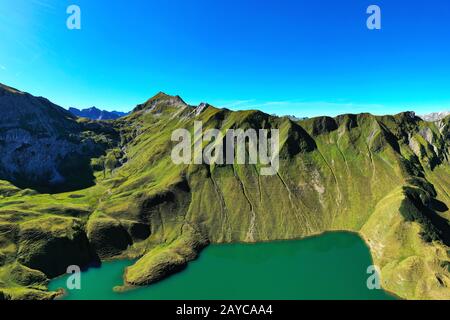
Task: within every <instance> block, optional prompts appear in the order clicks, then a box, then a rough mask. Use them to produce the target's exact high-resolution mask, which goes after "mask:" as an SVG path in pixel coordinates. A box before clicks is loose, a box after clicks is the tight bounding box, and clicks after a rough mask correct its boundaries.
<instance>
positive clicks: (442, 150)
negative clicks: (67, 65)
mask: <svg viewBox="0 0 450 320" xmlns="http://www.w3.org/2000/svg"><path fill="white" fill-rule="evenodd" d="M73 121H75V123H80V121H77V120H76V119H75V120H73ZM194 121H202V122H203V129H204V130H206V129H209V128H217V129H219V130H221V131H222V132H225V131H226V130H227V129H230V128H241V129H248V128H255V129H260V128H265V129H270V128H276V129H279V130H280V142H281V148H280V169H279V171H278V174H277V175H274V176H263V175H260V174H259V172H260V170H261V167H260V165H259V164H257V165H211V166H210V165H175V164H174V163H173V162H172V160H171V157H170V155H171V151H172V148H173V146H174V145H175V144H176V143H174V142H172V141H171V135H172V132H173V131H174V130H175V129H178V128H186V129H188V130H190V131H191V132H192V131H193V127H194ZM94 124H96V123H94ZM449 127H450V117H447V118H446V119H444V120H442V121H440V122H438V123H430V122H424V121H422V120H421V119H420V118H417V117H415V116H414V115H413V114H412V113H403V114H399V115H396V116H384V117H378V116H373V115H370V114H359V115H342V116H339V117H336V118H328V117H319V118H314V119H308V120H304V121H299V122H293V121H292V120H290V119H289V118H277V117H273V116H269V115H267V114H264V113H262V112H259V111H240V112H232V111H229V110H224V109H217V108H214V107H212V106H210V105H207V104H202V105H200V106H198V107H192V106H189V105H187V104H186V103H185V102H184V101H183V100H182V99H181V98H180V97H172V96H168V95H165V94H163V93H159V94H158V95H156V96H155V97H153V98H151V99H150V100H148V101H147V102H146V103H144V104H142V105H139V106H137V107H136V109H135V110H134V111H133V113H131V114H130V115H129V116H127V117H125V118H121V119H118V120H115V121H111V122H105V123H102V124H101V126H97V127H95V126H94V125H93V124H91V127H90V129H91V130H90V132H91V135H92V136H94V137H102V138H103V140H102V141H107V143H104V144H102V149H100V151H99V152H98V153H97V154H95V155H91V157H90V159H91V160H90V166H89V167H90V168H89V170H92V172H93V174H94V176H95V185H93V186H91V187H89V188H85V189H80V190H78V191H72V192H66V193H58V194H44V193H37V192H36V191H32V190H30V189H19V188H17V187H15V186H13V185H11V184H10V183H9V182H6V181H4V182H2V184H1V187H0V194H1V196H0V297H2V296H3V297H5V298H12V299H18V298H39V299H43V298H52V297H54V296H55V294H56V293H50V292H47V291H46V283H47V281H48V279H49V278H51V277H54V276H56V275H59V274H62V273H64V272H65V268H66V267H67V265H70V264H78V265H87V264H89V263H92V262H96V261H99V260H105V259H112V258H123V257H133V258H139V260H138V261H137V262H136V263H135V264H134V265H133V266H131V267H129V268H128V269H127V270H126V272H125V274H124V289H125V288H127V287H129V286H139V285H148V284H151V283H153V282H156V281H158V280H160V279H162V278H163V277H165V276H167V275H168V274H170V273H173V272H176V271H178V270H181V269H182V268H184V267H185V266H186V264H187V263H188V262H189V261H190V260H192V259H195V257H196V256H197V254H198V252H199V251H200V250H201V249H202V248H203V247H204V246H206V245H208V243H223V242H238V241H242V242H256V241H268V240H278V239H294V238H302V237H306V236H310V235H315V234H319V233H322V232H326V231H331V230H349V231H354V232H358V233H359V234H360V235H361V236H362V237H363V238H364V239H365V240H366V242H367V244H368V245H369V247H370V250H371V253H372V255H373V258H374V262H375V264H376V265H378V266H379V267H380V269H381V278H382V283H383V287H384V288H385V289H386V290H389V291H392V292H394V293H396V294H397V295H399V296H401V297H403V298H408V299H419V298H420V299H422V298H423V299H431V298H436V299H449V298H450V289H449V285H450V273H449V265H450V256H449V247H448V246H449V245H450V240H449V237H450V230H449V224H448V221H449V218H450V212H449V209H448V207H449V205H450V165H449V153H450V148H449V146H450V144H449V141H450V140H449V139H448V138H449V134H450V133H449V132H450V131H449ZM81 131H83V130H81ZM106 131H107V132H108V135H106V134H105V132H106ZM113 137H115V138H113ZM105 139H106V140H105ZM204 144H206V143H204ZM8 180H9V181H12V180H10V179H8ZM13 182H14V181H13ZM30 186H31V185H30ZM31 187H32V186H31Z"/></svg>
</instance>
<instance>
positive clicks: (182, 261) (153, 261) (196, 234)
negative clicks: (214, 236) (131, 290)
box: [124, 225, 209, 286]
mask: <svg viewBox="0 0 450 320" xmlns="http://www.w3.org/2000/svg"><path fill="white" fill-rule="evenodd" d="M182 231H183V232H182V234H181V236H180V237H179V238H178V239H176V240H175V241H174V242H172V243H170V244H168V245H162V246H159V247H157V248H155V249H153V250H151V251H149V252H148V253H147V254H145V255H144V256H143V257H142V258H141V259H139V260H138V261H137V262H136V263H135V264H134V265H133V266H131V267H128V268H127V269H126V271H125V275H124V279H125V283H126V284H127V285H134V286H142V285H149V284H152V283H155V282H158V281H159V280H161V279H163V278H165V277H167V276H169V275H171V274H173V273H176V272H178V271H180V270H182V269H184V268H185V267H186V266H187V263H188V262H189V261H191V260H194V259H195V258H197V255H198V254H199V252H200V251H201V249H203V248H204V247H205V246H206V245H207V244H208V243H209V241H208V239H207V237H206V236H205V235H204V234H202V233H201V232H200V231H198V230H197V229H196V228H195V227H193V226H191V225H184V226H183V230H182Z"/></svg>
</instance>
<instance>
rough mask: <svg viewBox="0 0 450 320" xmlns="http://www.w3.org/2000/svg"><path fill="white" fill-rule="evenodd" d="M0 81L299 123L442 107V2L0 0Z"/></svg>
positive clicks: (69, 102)
mask: <svg viewBox="0 0 450 320" xmlns="http://www.w3.org/2000/svg"><path fill="white" fill-rule="evenodd" d="M70 4H77V5H79V6H80V8H81V12H82V29H81V30H68V29H67V28H66V19H67V17H68V15H67V14H66V8H67V6H68V5H70ZM370 4H377V5H379V6H380V7H381V10H382V30H380V31H370V30H368V29H367V28H366V19H367V16H368V15H367V14H366V8H367V7H368V6H369V5H370ZM0 82H2V83H5V84H7V85H10V86H13V87H17V88H18V89H21V90H24V91H28V92H31V93H33V94H35V95H41V96H45V97H47V98H49V99H50V100H52V101H53V102H55V103H57V104H59V105H61V106H63V107H66V108H67V107H69V106H74V107H79V108H84V107H90V106H93V105H95V106H98V107H100V108H104V109H108V110H112V109H116V110H121V111H128V110H130V109H131V108H133V107H134V106H135V105H136V104H138V103H141V102H143V101H145V100H146V99H147V98H149V97H150V96H152V95H153V94H155V93H157V92H158V91H164V92H167V93H169V94H178V95H180V96H182V97H183V98H184V99H185V100H186V101H187V102H189V103H192V104H197V103H199V102H201V101H206V102H209V103H211V104H214V105H216V106H223V107H229V108H231V109H248V108H257V109H262V110H263V111H265V112H268V113H278V114H293V115H297V116H313V115H322V114H327V115H336V114H339V113H346V112H354V113H357V112H363V111H368V112H372V113H375V114H383V113H394V112H399V111H403V110H414V111H416V112H418V113H425V112H429V111H441V110H447V109H450V2H449V1H448V0H426V1H425V0H414V1H412V0H408V1H407V0H370V1H365V0H345V1H344V0H341V1H338V0H333V1H331V0H327V1H325V0H183V1H182V0H159V1H156V0H147V1H143V0H127V1H119V0H116V1H113V0H110V1H93V0H70V1H67V0H14V1H9V0H0Z"/></svg>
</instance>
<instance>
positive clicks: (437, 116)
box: [420, 111, 450, 122]
mask: <svg viewBox="0 0 450 320" xmlns="http://www.w3.org/2000/svg"><path fill="white" fill-rule="evenodd" d="M449 115H450V111H442V112H433V113H429V114H424V115H421V116H420V117H421V118H422V119H423V120H425V121H431V122H435V121H440V120H442V119H444V118H446V117H447V116H449Z"/></svg>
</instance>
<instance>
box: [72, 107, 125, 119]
mask: <svg viewBox="0 0 450 320" xmlns="http://www.w3.org/2000/svg"><path fill="white" fill-rule="evenodd" d="M69 112H70V113H72V114H73V115H75V116H77V117H81V118H88V119H92V120H115V119H118V118H120V117H123V116H126V115H127V114H128V113H126V112H120V111H106V110H100V109H98V108H96V107H92V108H87V109H82V110H80V109H77V108H69Z"/></svg>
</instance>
